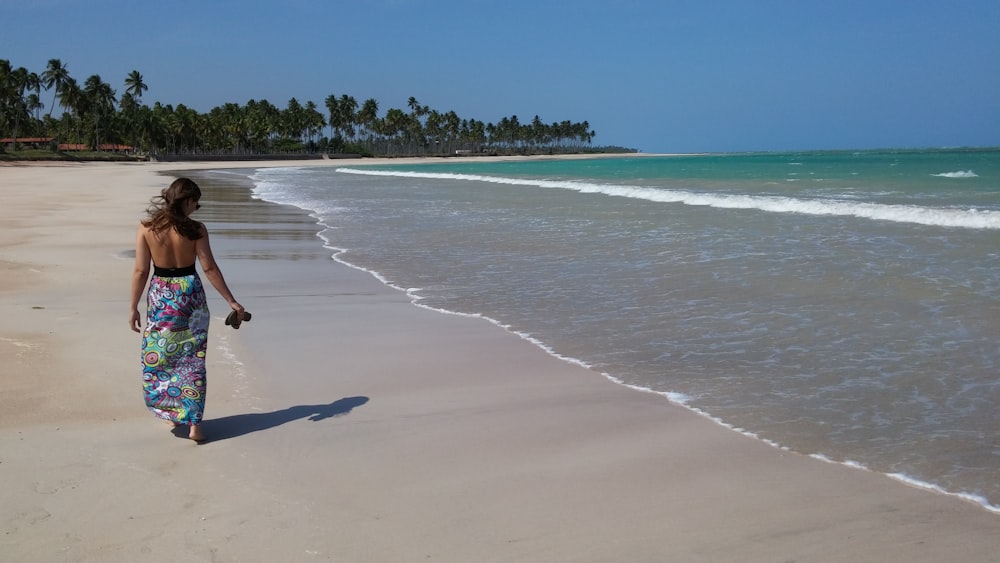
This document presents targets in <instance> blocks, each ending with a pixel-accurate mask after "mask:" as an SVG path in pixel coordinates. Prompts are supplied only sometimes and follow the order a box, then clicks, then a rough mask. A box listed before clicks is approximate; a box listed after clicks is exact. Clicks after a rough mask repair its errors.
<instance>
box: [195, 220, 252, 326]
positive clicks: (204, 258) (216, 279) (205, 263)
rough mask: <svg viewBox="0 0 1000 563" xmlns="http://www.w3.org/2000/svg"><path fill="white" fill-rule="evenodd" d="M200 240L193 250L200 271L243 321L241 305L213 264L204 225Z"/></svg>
mask: <svg viewBox="0 0 1000 563" xmlns="http://www.w3.org/2000/svg"><path fill="white" fill-rule="evenodd" d="M201 235H202V236H201V238H200V239H198V240H196V241H195V242H194V250H195V253H196V254H197V255H198V262H199V263H201V269H202V271H204V272H205V277H207V278H208V281H210V282H212V287H214V288H215V290H216V291H218V292H219V295H221V296H222V298H223V299H225V300H226V303H229V306H230V307H232V309H233V310H234V311H236V314H237V316H238V318H239V320H240V321H241V322H242V321H243V305H240V304H239V302H237V301H236V298H235V297H233V292H232V291H230V290H229V286H228V285H226V278H225V277H223V275H222V270H220V269H219V265H218V264H217V263H216V262H215V257H214V256H213V255H212V245H211V244H210V243H209V241H208V229H206V228H205V225H201Z"/></svg>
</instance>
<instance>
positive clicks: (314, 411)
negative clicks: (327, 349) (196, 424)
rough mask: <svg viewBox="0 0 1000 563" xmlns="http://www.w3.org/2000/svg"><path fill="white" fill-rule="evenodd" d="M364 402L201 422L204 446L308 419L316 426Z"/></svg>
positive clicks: (352, 400)
mask: <svg viewBox="0 0 1000 563" xmlns="http://www.w3.org/2000/svg"><path fill="white" fill-rule="evenodd" d="M367 402H368V397H344V398H343V399H337V400H336V401H334V402H332V403H330V404H328V405H296V406H294V407H288V408H287V409H282V410H280V411H273V412H263V413H248V414H236V415H233V416H224V417H222V418H213V419H211V420H205V421H203V422H202V423H201V427H202V429H203V430H204V432H205V436H206V437H207V439H206V440H205V442H218V441H220V440H228V439H229V438H236V437H238V436H243V435H246V434H250V433H252V432H259V431H261V430H267V429H269V428H274V427H275V426H281V425H282V424H285V423H286V422H291V421H293V420H299V419H303V418H308V419H309V420H312V421H313V422H318V421H320V420H326V419H327V418H333V417H335V416H344V415H345V414H347V413H349V412H351V411H352V410H353V409H354V408H355V407H360V406H361V405H363V404H365V403H367ZM179 435H182V436H183V437H185V438H186V437H187V427H184V429H183V434H179Z"/></svg>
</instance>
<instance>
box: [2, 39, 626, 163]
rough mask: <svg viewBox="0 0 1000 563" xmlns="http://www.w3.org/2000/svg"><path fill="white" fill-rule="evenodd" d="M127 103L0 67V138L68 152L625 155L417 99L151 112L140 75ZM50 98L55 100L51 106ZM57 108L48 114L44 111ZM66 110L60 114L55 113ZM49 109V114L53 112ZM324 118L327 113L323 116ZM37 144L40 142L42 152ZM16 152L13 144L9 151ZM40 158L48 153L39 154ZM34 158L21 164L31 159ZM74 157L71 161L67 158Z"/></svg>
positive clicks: (106, 89) (132, 81)
mask: <svg viewBox="0 0 1000 563" xmlns="http://www.w3.org/2000/svg"><path fill="white" fill-rule="evenodd" d="M123 86H124V90H123V93H122V94H121V97H120V98H119V97H117V92H116V91H115V89H114V88H113V87H112V86H111V85H110V84H108V83H106V82H104V80H102V79H101V77H100V76H98V75H96V74H95V75H92V76H90V77H89V78H87V79H86V80H85V81H84V82H83V84H82V85H80V84H79V83H78V82H77V80H76V79H75V78H73V77H72V76H70V74H69V70H68V69H67V66H66V65H65V64H63V63H62V61H60V60H59V59H51V60H50V61H49V62H48V65H47V67H46V68H45V70H44V71H42V72H41V73H40V74H39V73H35V72H31V71H29V70H28V69H26V68H24V67H19V68H14V67H12V66H11V64H10V61H7V60H3V59H0V138H8V139H14V140H16V139H24V138H50V137H51V138H52V140H51V141H49V142H48V143H47V144H48V147H37V146H36V147H34V148H36V149H38V148H41V149H43V150H48V151H49V153H50V154H51V153H54V152H56V151H57V150H58V147H59V145H60V144H62V145H64V146H65V145H66V144H73V145H77V146H76V147H75V148H76V149H80V148H84V147H81V146H79V145H84V146H85V147H88V148H90V149H91V150H94V151H99V150H101V149H104V150H109V151H113V150H116V149H117V150H122V148H121V147H120V146H118V147H116V146H115V145H126V146H128V147H131V150H129V152H132V153H135V154H140V155H147V154H148V155H163V154H174V155H176V154H180V155H206V156H207V155H231V156H240V155H248V156H252V155H255V154H261V155H263V154H280V153H353V154H363V155H375V156H404V155H453V154H482V153H491V154H510V153H534V154H537V153H568V152H621V151H624V150H627V149H615V148H604V149H602V148H595V147H591V140H592V139H593V137H594V134H595V133H594V132H593V131H591V129H590V125H589V124H588V123H587V122H586V121H583V122H580V123H574V122H570V121H562V122H558V123H549V124H546V123H543V122H542V120H541V119H540V118H539V117H538V116H535V117H534V119H532V120H531V121H530V122H529V123H521V121H520V120H519V119H518V117H517V116H516V115H513V116H510V117H504V118H503V119H501V120H500V121H499V122H497V123H484V122H483V121H480V120H477V119H472V118H469V119H465V118H461V117H459V116H458V115H457V114H456V113H455V112H454V111H447V112H440V111H438V110H434V109H431V108H429V107H428V106H425V105H422V104H420V103H419V102H418V101H417V100H416V99H415V98H412V97H411V98H409V101H408V103H407V108H406V109H399V108H390V109H389V110H387V111H386V112H385V113H384V114H382V115H379V104H378V102H377V101H376V100H375V99H367V100H365V101H364V102H363V103H361V104H358V102H357V101H356V99H355V98H354V97H352V96H349V95H346V94H344V95H341V96H337V95H334V94H331V95H329V96H327V97H326V99H325V100H324V102H323V106H324V107H323V108H322V109H320V108H319V107H318V106H317V105H316V104H315V103H314V102H312V101H307V102H306V103H304V104H303V103H301V102H299V101H298V100H296V99H295V98H292V99H291V100H289V101H288V103H287V104H286V106H285V108H284V109H281V108H278V107H276V106H275V105H273V104H272V103H270V102H268V101H267V100H250V101H248V102H247V103H246V104H245V105H239V104H236V103H227V104H224V105H222V106H219V107H215V108H213V109H212V110H211V111H209V112H208V113H199V112H197V111H195V110H194V109H191V108H189V107H187V106H185V105H183V104H177V105H176V106H174V105H171V104H161V103H160V102H156V103H154V104H153V105H152V106H149V105H146V104H145V103H143V95H144V94H146V92H147V91H148V90H149V86H148V85H147V84H146V82H145V79H144V78H143V76H142V74H140V73H139V72H138V71H136V70H133V71H132V72H130V73H129V74H128V75H127V76H126V77H125V79H124V82H123ZM43 92H51V94H49V96H46V97H44V99H43V94H42V93H43ZM46 101H48V106H46V104H45V102H46ZM57 109H58V110H60V111H56V110H57ZM46 110H47V111H46ZM323 110H325V111H323ZM35 144H36V145H37V144H38V143H37V142H36V143H35ZM15 146H17V148H25V147H22V146H18V144H17V143H15V142H14V141H8V142H7V144H6V145H4V146H3V147H0V152H2V151H4V150H5V149H6V151H8V156H9V153H10V151H11V150H13V149H14V148H15ZM35 152H36V155H37V153H39V152H42V151H35ZM26 154H28V153H27V152H24V153H21V152H19V155H21V156H24V155H26ZM64 154H68V153H64Z"/></svg>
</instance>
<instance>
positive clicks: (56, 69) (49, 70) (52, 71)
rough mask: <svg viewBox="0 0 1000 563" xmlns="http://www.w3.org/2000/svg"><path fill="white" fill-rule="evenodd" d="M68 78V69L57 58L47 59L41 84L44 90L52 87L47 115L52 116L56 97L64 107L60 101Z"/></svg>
mask: <svg viewBox="0 0 1000 563" xmlns="http://www.w3.org/2000/svg"><path fill="white" fill-rule="evenodd" d="M68 80H69V70H67V68H66V65H64V64H63V63H62V61H61V60H59V59H49V64H48V65H47V66H46V67H45V72H43V73H42V86H44V87H45V89H46V90H50V89H54V90H53V92H52V105H50V106H49V117H52V110H54V109H55V108H56V98H57V97H58V98H59V99H60V104H59V105H60V106H63V107H66V106H65V104H63V103H62V92H63V87H64V86H65V85H66V82H67V81H68Z"/></svg>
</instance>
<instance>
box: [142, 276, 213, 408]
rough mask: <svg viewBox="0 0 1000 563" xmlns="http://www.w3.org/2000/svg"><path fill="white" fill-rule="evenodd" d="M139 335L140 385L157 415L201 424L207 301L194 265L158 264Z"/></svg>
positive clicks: (206, 338) (150, 284)
mask: <svg viewBox="0 0 1000 563" xmlns="http://www.w3.org/2000/svg"><path fill="white" fill-rule="evenodd" d="M146 300H147V309H146V310H147V313H146V330H145V332H143V335H142V389H143V392H144V393H145V396H146V406H147V407H149V410H150V411H152V413H153V414H155V415H156V416H158V417H160V418H162V419H165V420H170V421H173V422H175V423H178V424H199V423H201V419H202V414H203V413H204V411H205V350H206V349H207V347H208V323H209V313H208V303H207V301H206V299H205V287H204V286H203V285H202V284H201V278H199V277H198V272H197V271H196V270H195V269H194V266H193V265H192V266H190V267H189V268H177V269H172V270H166V269H161V268H156V270H154V273H153V277H152V278H151V279H150V281H149V293H148V295H147V299H146Z"/></svg>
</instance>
